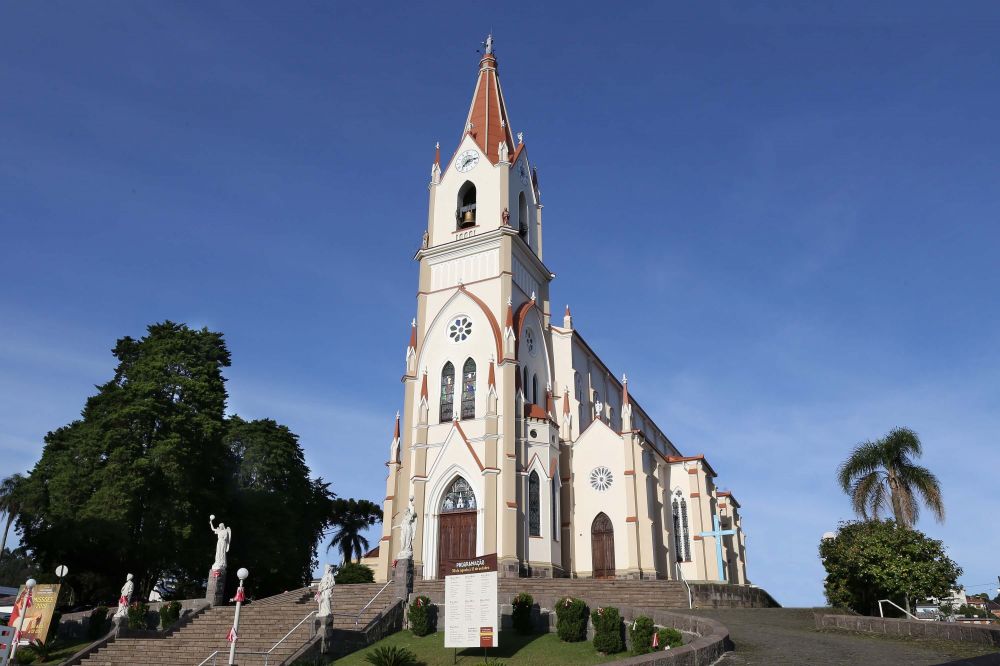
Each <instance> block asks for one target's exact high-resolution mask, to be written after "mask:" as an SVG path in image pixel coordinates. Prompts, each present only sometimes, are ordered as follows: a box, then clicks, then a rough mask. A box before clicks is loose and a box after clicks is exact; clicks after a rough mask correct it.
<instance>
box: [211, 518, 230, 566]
mask: <svg viewBox="0 0 1000 666" xmlns="http://www.w3.org/2000/svg"><path fill="white" fill-rule="evenodd" d="M213 520H215V515H214V514H213V515H211V516H209V517H208V526H209V527H211V528H212V531H213V532H215V537H216V539H217V541H216V542H215V562H213V563H212V570H213V571H220V570H222V569H225V568H226V553H228V552H229V542H230V541H232V539H233V531H232V530H231V529H229V528H228V527H226V524H225V523H219V526H218V527H216V526H215V525H213V524H212V521H213Z"/></svg>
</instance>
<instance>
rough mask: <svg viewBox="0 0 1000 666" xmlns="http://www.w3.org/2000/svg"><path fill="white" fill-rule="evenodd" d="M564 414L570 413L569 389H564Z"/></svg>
mask: <svg viewBox="0 0 1000 666" xmlns="http://www.w3.org/2000/svg"><path fill="white" fill-rule="evenodd" d="M563 414H569V391H563Z"/></svg>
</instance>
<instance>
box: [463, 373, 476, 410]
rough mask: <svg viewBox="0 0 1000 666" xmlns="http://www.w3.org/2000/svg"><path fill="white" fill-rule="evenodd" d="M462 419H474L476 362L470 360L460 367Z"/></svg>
mask: <svg viewBox="0 0 1000 666" xmlns="http://www.w3.org/2000/svg"><path fill="white" fill-rule="evenodd" d="M462 418H463V419H474V418H476V362H475V361H473V360H472V359H471V358H469V359H466V361H465V365H464V366H463V367H462Z"/></svg>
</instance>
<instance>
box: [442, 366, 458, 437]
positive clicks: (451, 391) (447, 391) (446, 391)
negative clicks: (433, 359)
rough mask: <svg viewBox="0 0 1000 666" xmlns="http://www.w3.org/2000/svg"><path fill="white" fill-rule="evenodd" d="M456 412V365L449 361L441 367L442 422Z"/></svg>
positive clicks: (448, 419) (449, 418)
mask: <svg viewBox="0 0 1000 666" xmlns="http://www.w3.org/2000/svg"><path fill="white" fill-rule="evenodd" d="M454 414H455V366H453V365H452V364H451V361H448V362H447V363H445V364H444V368H442V369H441V415H440V416H441V418H440V421H441V423H444V422H446V421H451V419H452V416H453V415H454Z"/></svg>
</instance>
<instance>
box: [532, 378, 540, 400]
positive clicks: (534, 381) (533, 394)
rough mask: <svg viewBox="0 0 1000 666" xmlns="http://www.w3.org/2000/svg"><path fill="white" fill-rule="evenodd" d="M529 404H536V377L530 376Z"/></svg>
mask: <svg viewBox="0 0 1000 666" xmlns="http://www.w3.org/2000/svg"><path fill="white" fill-rule="evenodd" d="M531 402H532V403H534V404H536V405H537V404H538V375H531Z"/></svg>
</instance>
